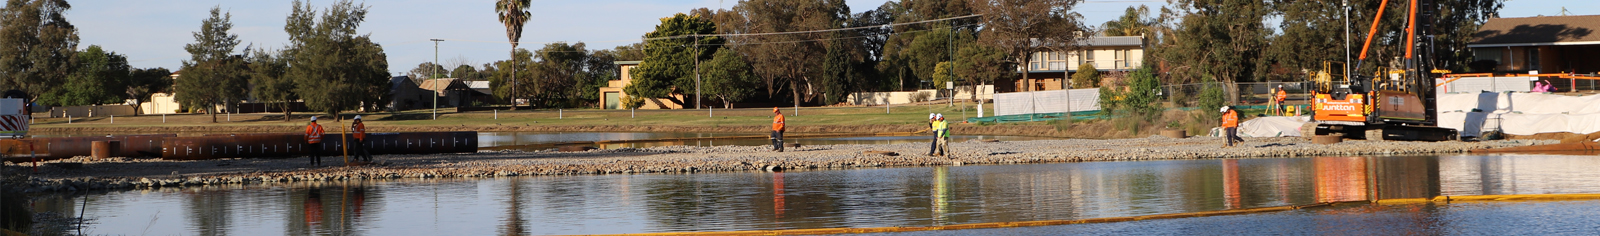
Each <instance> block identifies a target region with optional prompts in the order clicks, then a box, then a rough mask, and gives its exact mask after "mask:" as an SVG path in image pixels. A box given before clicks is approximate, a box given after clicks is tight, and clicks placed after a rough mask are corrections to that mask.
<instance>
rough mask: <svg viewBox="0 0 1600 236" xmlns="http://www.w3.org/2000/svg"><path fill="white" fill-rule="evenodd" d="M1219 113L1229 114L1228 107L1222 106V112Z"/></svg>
mask: <svg viewBox="0 0 1600 236" xmlns="http://www.w3.org/2000/svg"><path fill="white" fill-rule="evenodd" d="M1219 112H1228V106H1222V111H1219Z"/></svg>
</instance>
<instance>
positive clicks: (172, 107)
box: [127, 71, 183, 114]
mask: <svg viewBox="0 0 1600 236" xmlns="http://www.w3.org/2000/svg"><path fill="white" fill-rule="evenodd" d="M182 73H183V71H176V72H172V75H169V76H168V78H172V80H173V82H172V84H174V85H176V84H178V82H177V80H178V76H179V75H181V74H182ZM174 96H175V95H173V93H172V89H171V88H168V89H167V92H165V93H155V94H151V95H150V100H149V101H139V113H140V114H177V113H178V111H181V110H182V109H183V107H181V106H179V105H178V101H177V100H174ZM127 101H128V103H133V102H134V100H133V99H128V100H127Z"/></svg>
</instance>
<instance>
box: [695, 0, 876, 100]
mask: <svg viewBox="0 0 1600 236" xmlns="http://www.w3.org/2000/svg"><path fill="white" fill-rule="evenodd" d="M849 16H850V9H849V7H847V6H845V5H844V1H784V0H751V1H741V2H739V4H738V5H736V6H734V7H733V10H732V11H731V12H725V13H721V14H717V22H718V23H717V27H718V31H719V32H722V33H748V34H758V35H750V36H741V37H733V38H730V39H729V40H730V41H731V42H732V43H733V44H737V45H743V46H740V47H737V48H735V49H736V50H738V51H739V52H740V54H742V55H744V56H745V59H747V60H749V61H750V65H751V67H752V68H754V69H755V74H756V75H758V76H760V77H761V78H762V80H763V82H765V83H766V88H767V94H769V96H770V95H775V94H779V93H778V91H781V90H789V93H790V94H792V95H793V99H794V100H793V102H794V105H795V106H799V105H800V103H801V102H806V101H808V99H814V98H816V97H815V96H814V95H816V94H818V92H820V89H819V88H818V86H817V84H816V83H817V82H822V81H821V80H820V79H818V78H819V76H818V73H817V71H821V68H822V65H821V63H822V62H823V61H824V57H825V56H826V54H827V50H826V45H825V44H823V42H821V41H820V40H817V39H821V38H826V37H827V36H829V35H830V34H826V33H811V32H808V31H816V30H824V29H833V28H837V27H838V26H840V25H844V23H845V19H847V18H848V17H849ZM780 32H804V33H780ZM802 95H804V96H802Z"/></svg>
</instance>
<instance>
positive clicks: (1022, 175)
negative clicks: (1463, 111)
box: [35, 155, 1600, 235]
mask: <svg viewBox="0 0 1600 236" xmlns="http://www.w3.org/2000/svg"><path fill="white" fill-rule="evenodd" d="M1596 167H1600V160H1597V159H1595V158H1593V157H1592V156H1556V155H1514V156H1450V157H1317V158H1285V159H1237V160H1233V159H1229V160H1192V161H1145V162H1095V163H1063V164H1036V165H997V166H959V167H927V168H887V169H857V170H832V171H800V172H787V173H783V172H778V173H772V172H740V173H710V174H687V175H686V174H644V175H603V176H541V177H521V178H496V179H479V180H445V181H439V180H430V181H393V182H348V183H342V184H310V185H307V184H299V185H269V186H251V187H242V186H234V187H226V188H220V187H208V188H188V189H163V190H155V191H127V192H115V193H108V194H98V195H91V196H72V197H47V198H44V199H41V200H39V201H38V202H37V203H36V204H35V207H36V208H38V210H45V211H53V212H63V213H64V212H74V211H73V210H74V209H75V207H78V206H79V204H82V202H84V199H83V198H84V197H87V198H89V199H90V200H91V201H88V203H87V205H86V206H83V208H81V209H83V210H85V214H86V215H87V216H89V218H92V219H95V221H93V223H94V224H91V225H88V226H87V227H88V228H87V229H89V230H86V232H94V233H112V234H241V235H252V234H255V235H278V234H288V235H305V234H318V235H345V234H374V235H416V234H427V235H486V234H499V235H526V234H589V233H638V232H674V231H725V230H763V229H797V228H831V227H884V226H927V225H948V224H965V223H982V222H1005V221H1030V220H1061V219H1084V218H1101V217H1118V216H1137V215H1150V214H1165V213H1180V212H1196V211H1211V210H1223V209H1238V208H1253V207H1267V206H1282V205H1294V204H1309V203H1316V202H1333V201H1354V200H1366V199H1373V198H1377V199H1391V198H1421V197H1432V196H1437V195H1440V194H1448V195H1480V194H1531V193H1594V192H1600V174H1597V173H1594V172H1593V171H1591V170H1593V169H1594V168H1596ZM173 210H177V211H178V212H180V214H171V213H166V212H170V211H173ZM164 211H166V212H164ZM1394 211H1399V212H1413V213H1416V214H1429V213H1427V212H1425V211H1429V210H1428V209H1426V208H1416V209H1400V210H1394ZM1469 217H1470V216H1469ZM1426 218H1427V217H1421V218H1419V219H1416V221H1415V222H1414V224H1415V226H1418V227H1423V228H1426V227H1427V226H1429V225H1435V224H1437V223H1438V222H1433V220H1431V219H1426Z"/></svg>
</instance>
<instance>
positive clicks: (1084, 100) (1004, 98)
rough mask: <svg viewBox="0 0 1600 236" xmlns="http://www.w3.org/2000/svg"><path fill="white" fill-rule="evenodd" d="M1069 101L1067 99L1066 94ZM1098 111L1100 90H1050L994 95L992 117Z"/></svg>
mask: <svg viewBox="0 0 1600 236" xmlns="http://www.w3.org/2000/svg"><path fill="white" fill-rule="evenodd" d="M1069 93H1070V94H1071V99H1068V94H1069ZM1069 107H1070V108H1071V110H1072V111H1074V112H1077V111H1094V110H1100V89H1092V88H1091V89H1073V90H1050V91H1038V92H1016V93H999V94H995V95H994V115H995V116H1005V115H1020V114H1033V113H1063V112H1067V110H1068V108H1069Z"/></svg>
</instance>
